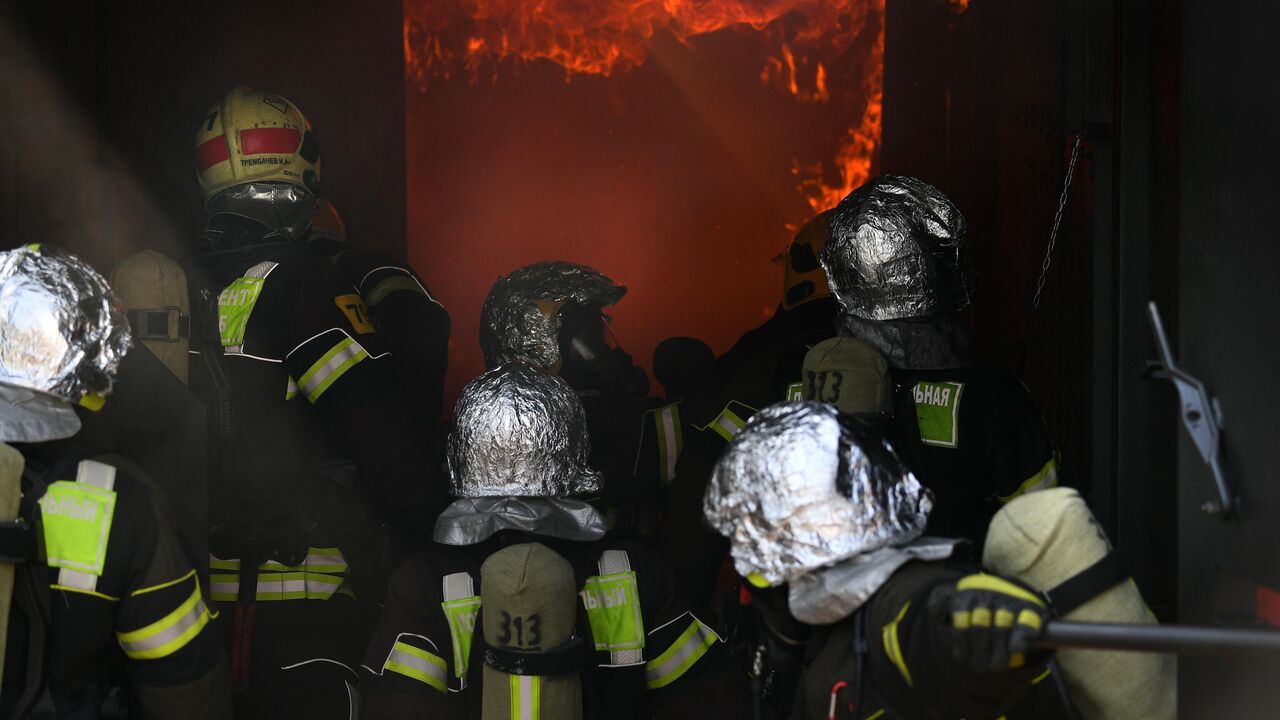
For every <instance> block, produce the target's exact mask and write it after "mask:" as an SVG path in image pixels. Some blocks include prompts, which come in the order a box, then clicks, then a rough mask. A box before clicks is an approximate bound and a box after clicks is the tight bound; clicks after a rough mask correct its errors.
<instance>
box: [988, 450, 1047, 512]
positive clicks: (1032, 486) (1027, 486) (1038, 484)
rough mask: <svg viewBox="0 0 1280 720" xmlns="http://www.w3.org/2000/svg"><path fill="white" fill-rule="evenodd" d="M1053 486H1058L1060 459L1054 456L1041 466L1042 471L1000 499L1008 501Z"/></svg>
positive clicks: (1004, 501) (1003, 501)
mask: <svg viewBox="0 0 1280 720" xmlns="http://www.w3.org/2000/svg"><path fill="white" fill-rule="evenodd" d="M1052 487H1058V461H1057V460H1055V459H1054V458H1049V462H1047V463H1045V464H1044V467H1042V468H1040V472H1038V473H1036V474H1035V475H1032V476H1031V477H1029V478H1027V480H1026V482H1024V483H1022V485H1020V486H1018V489H1017V490H1014V491H1013V493H1011V494H1009V495H1005V496H1004V497H1001V498H999V500H1000V502H1002V503H1007V502H1009V501H1010V500H1013V499H1014V498H1017V497H1021V496H1023V495H1026V494H1027V493H1029V492H1035V491H1037V490H1048V489H1049V488H1052Z"/></svg>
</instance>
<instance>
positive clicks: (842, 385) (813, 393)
mask: <svg viewBox="0 0 1280 720" xmlns="http://www.w3.org/2000/svg"><path fill="white" fill-rule="evenodd" d="M802 378H803V382H804V399H805V400H816V401H818V402H826V403H831V404H833V405H835V406H836V407H837V408H839V409H840V412H843V413H848V414H850V415H882V414H885V413H889V412H892V411H893V400H892V398H891V395H890V387H891V386H890V383H889V365H888V363H886V362H885V359H884V356H883V355H881V354H880V353H879V351H877V350H876V349H875V348H873V347H871V346H870V345H868V344H867V343H865V342H863V341H861V340H859V339H857V338H852V337H834V338H831V339H829V340H823V341H822V342H820V343H818V344H817V345H814V346H813V347H812V348H811V349H810V350H809V352H808V353H806V354H805V356H804V373H803V376H802Z"/></svg>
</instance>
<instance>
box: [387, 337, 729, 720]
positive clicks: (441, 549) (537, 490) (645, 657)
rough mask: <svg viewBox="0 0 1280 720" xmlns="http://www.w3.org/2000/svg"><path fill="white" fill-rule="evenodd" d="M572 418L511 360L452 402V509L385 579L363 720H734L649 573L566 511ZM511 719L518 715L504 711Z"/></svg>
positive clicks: (703, 639) (556, 391)
mask: <svg viewBox="0 0 1280 720" xmlns="http://www.w3.org/2000/svg"><path fill="white" fill-rule="evenodd" d="M589 453H590V441H589V438H588V433H587V427H586V418H585V415H584V410H583V407H582V404H581V402H579V400H578V398H577V397H576V396H575V394H574V392H573V389H572V388H570V387H569V385H568V384H567V383H566V382H564V381H563V380H562V379H560V378H558V377H555V376H553V375H549V374H546V373H542V372H539V371H538V370H536V369H534V368H532V367H530V366H528V365H527V364H525V363H523V362H521V361H513V362H511V363H508V364H505V365H502V366H500V367H498V368H495V369H493V370H490V371H488V372H486V373H485V374H484V375H482V376H480V377H479V378H477V379H476V380H474V381H472V382H471V383H470V384H469V385H468V386H467V387H466V388H465V389H464V390H463V391H462V395H461V396H460V397H459V399H458V404H457V408H456V410H455V426H454V428H453V431H452V434H451V435H450V438H449V448H448V465H449V472H450V482H451V486H452V490H453V494H454V495H455V496H457V497H458V500H457V501H455V502H454V503H453V504H452V505H451V506H450V507H449V508H448V509H447V510H445V512H444V513H442V514H441V516H440V518H439V520H437V522H436V525H435V539H436V541H437V542H438V543H440V545H437V546H435V547H433V548H431V549H429V550H427V551H424V552H422V553H420V554H418V555H416V556H414V557H412V558H410V559H409V561H408V562H406V563H405V564H404V565H403V566H402V567H401V568H400V569H399V571H398V572H397V573H396V574H395V575H394V577H393V578H392V581H391V589H390V592H389V593H388V596H387V602H386V610H385V612H384V614H383V616H382V620H381V622H380V623H379V625H378V628H377V631H376V632H375V633H374V636H373V639H372V641H371V642H370V643H369V649H368V653H367V655H366V659H365V669H366V671H367V674H366V675H365V682H364V685H363V686H362V702H363V703H364V705H363V707H364V717H366V718H432V719H433V720H434V719H435V718H477V717H482V716H483V717H485V718H491V717H533V718H537V717H545V718H553V717H554V718H565V719H566V720H569V719H573V718H580V717H581V718H588V719H591V718H611V719H618V720H621V719H622V718H641V717H645V718H648V717H658V718H663V717H689V718H693V717H698V718H714V717H733V718H738V717H741V716H742V715H741V713H742V708H741V707H739V706H738V703H740V701H741V698H742V695H743V692H742V690H743V688H741V687H740V678H742V677H744V675H743V673H741V672H740V671H735V669H734V667H733V666H732V665H731V664H729V663H727V662H725V660H726V657H725V656H724V654H723V645H722V643H721V641H720V638H719V636H718V635H717V634H716V632H715V631H714V630H712V629H711V628H710V627H709V626H707V625H706V624H705V623H703V622H702V620H700V619H699V618H698V617H697V616H696V615H694V614H693V613H692V612H691V611H690V609H689V607H688V605H687V604H686V603H685V602H684V599H683V597H682V593H681V591H680V590H679V587H678V586H677V584H676V583H675V582H674V580H673V578H672V577H671V576H670V575H669V574H668V573H667V572H666V570H665V568H664V566H663V564H662V563H661V561H660V559H659V558H658V557H657V556H656V555H654V554H653V553H652V552H651V551H649V550H647V549H646V548H645V547H644V546H641V545H636V544H633V543H629V542H625V541H614V540H604V539H602V538H604V535H605V522H604V518H603V517H602V516H601V515H600V513H599V512H598V511H597V510H596V509H595V508H594V507H592V506H591V505H589V504H588V503H586V502H584V501H582V500H581V499H580V498H581V497H583V496H588V495H590V494H592V493H594V492H596V491H597V490H598V488H599V485H600V483H601V477H600V474H599V473H597V472H596V471H594V470H592V469H591V467H590V466H589V465H588V464H587V458H588V455H589ZM515 710H519V712H516V711H515Z"/></svg>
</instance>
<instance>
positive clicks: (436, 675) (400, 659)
mask: <svg viewBox="0 0 1280 720" xmlns="http://www.w3.org/2000/svg"><path fill="white" fill-rule="evenodd" d="M402 648H406V649H402ZM413 650H417V651H418V652H419V653H421V654H422V655H431V653H428V652H427V651H425V650H422V649H420V648H415V647H412V646H411V645H407V644H405V643H400V642H397V643H396V644H395V645H393V646H392V647H391V654H389V655H387V660H386V662H385V663H384V664H383V666H382V667H383V669H384V670H391V671H392V672H396V673H399V674H401V675H404V676H405V677H411V678H413V679H415V680H419V681H422V682H425V683H426V684H428V685H431V686H432V687H435V688H436V689H437V690H444V688H445V681H446V680H445V678H446V675H445V668H444V661H443V660H440V661H439V662H438V663H435V662H431V661H430V660H428V659H426V658H425V657H422V656H421V655H418V654H414V653H413V652H412V651H413ZM397 665H399V666H401V667H402V668H405V669H408V670H410V671H416V672H417V673H421V675H422V676H423V677H419V676H418V675H415V674H413V672H408V673H406V672H404V671H403V670H401V669H398V668H397V667H396V666H397ZM433 680H434V681H435V682H432V681H433Z"/></svg>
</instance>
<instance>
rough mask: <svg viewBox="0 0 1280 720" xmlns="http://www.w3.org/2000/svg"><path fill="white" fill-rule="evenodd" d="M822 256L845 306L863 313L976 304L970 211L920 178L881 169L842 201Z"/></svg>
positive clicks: (922, 314) (913, 313)
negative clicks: (967, 231) (967, 235)
mask: <svg viewBox="0 0 1280 720" xmlns="http://www.w3.org/2000/svg"><path fill="white" fill-rule="evenodd" d="M820 259H821V262H822V267H823V268H824V269H825V270H826V271H827V281H828V284H829V285H830V286H831V293H832V294H833V295H835V297H836V300H838V301H839V303H840V305H841V307H843V308H844V311H845V312H846V313H850V314H852V315H856V316H857V317H860V318H863V319H865V320H900V319H906V318H931V317H935V316H937V315H941V314H944V313H949V312H957V311H959V310H963V309H965V308H966V307H968V306H969V305H971V304H972V303H973V297H974V275H973V269H972V267H971V265H970V262H969V252H968V246H967V245H966V242H965V221H964V216H963V215H961V214H960V211H959V210H958V209H957V208H956V206H955V205H954V204H952V202H951V200H950V199H948V198H947V196H946V195H944V194H942V191H940V190H938V189H937V188H935V187H933V186H932V185H929V184H928V183H924V182H921V181H920V180H917V179H915V178H911V177H902V176H897V175H882V176H880V177H877V178H874V179H872V180H871V181H869V182H868V183H867V184H865V185H863V186H862V187H860V188H858V189H857V190H854V191H853V192H852V193H850V194H849V195H848V196H847V197H845V199H843V200H841V201H840V204H839V205H837V206H836V208H835V210H834V211H833V212H832V213H831V216H830V217H829V218H828V225H827V245H826V247H824V248H823V249H822V255H821V258H820Z"/></svg>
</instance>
